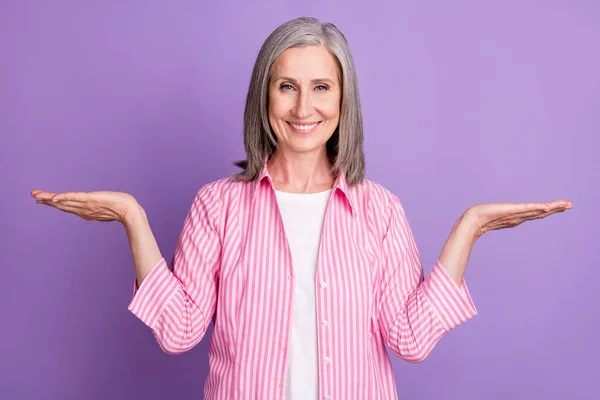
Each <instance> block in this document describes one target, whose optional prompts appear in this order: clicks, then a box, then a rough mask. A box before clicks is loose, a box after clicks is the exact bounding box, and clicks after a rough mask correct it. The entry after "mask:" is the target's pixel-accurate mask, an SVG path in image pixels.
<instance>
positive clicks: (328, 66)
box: [271, 46, 339, 80]
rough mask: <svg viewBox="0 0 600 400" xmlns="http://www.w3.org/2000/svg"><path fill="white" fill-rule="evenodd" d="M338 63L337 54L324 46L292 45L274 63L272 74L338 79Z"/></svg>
mask: <svg viewBox="0 0 600 400" xmlns="http://www.w3.org/2000/svg"><path fill="white" fill-rule="evenodd" d="M338 73H339V70H338V64H337V60H336V58H335V56H334V55H333V54H331V53H330V52H329V50H327V49H326V48H325V47H324V46H304V47H292V48H289V49H287V50H285V51H284V52H283V53H281V55H280V56H279V57H277V59H276V60H275V62H274V63H273V69H272V71H271V76H272V77H273V78H277V76H281V75H285V76H289V77H292V78H295V79H317V78H329V79H331V80H337V77H338Z"/></svg>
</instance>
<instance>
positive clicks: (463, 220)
mask: <svg viewBox="0 0 600 400" xmlns="http://www.w3.org/2000/svg"><path fill="white" fill-rule="evenodd" d="M457 224H458V225H460V230H461V231H464V232H466V234H468V235H469V236H470V237H472V238H473V242H474V241H476V240H477V239H478V238H479V237H481V235H483V234H484V233H485V230H484V229H483V226H482V224H481V221H480V220H479V218H478V216H477V210H475V209H474V208H473V207H471V208H469V209H468V210H467V211H466V212H465V213H464V214H463V215H462V216H461V217H460V219H459V220H458V222H457Z"/></svg>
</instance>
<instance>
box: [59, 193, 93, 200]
mask: <svg viewBox="0 0 600 400" xmlns="http://www.w3.org/2000/svg"><path fill="white" fill-rule="evenodd" d="M87 197H88V194H87V193H82V192H66V193H59V194H57V195H55V196H53V197H52V201H53V202H57V201H64V200H66V201H78V202H85V201H86V200H87Z"/></svg>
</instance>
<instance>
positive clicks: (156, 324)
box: [127, 186, 221, 354]
mask: <svg viewBox="0 0 600 400" xmlns="http://www.w3.org/2000/svg"><path fill="white" fill-rule="evenodd" d="M218 211H219V210H218V198H217V196H216V194H215V193H214V192H213V190H212V188H210V187H208V186H204V187H203V188H202V189H200V190H199V191H198V193H197V195H196V197H195V199H194V202H193V204H192V206H191V208H190V210H189V212H188V214H187V216H186V218H185V222H184V226H183V229H182V231H181V233H180V235H179V238H178V240H177V244H176V247H175V253H174V257H173V260H172V271H171V270H170V269H169V267H168V265H167V263H166V260H165V259H164V258H163V257H162V256H159V255H160V253H159V252H158V246H156V242H155V241H154V237H153V235H152V234H151V231H150V227H149V226H148V221H147V219H146V218H145V217H144V215H143V213H139V214H132V216H131V217H130V219H128V226H127V233H128V236H129V241H130V245H131V250H132V254H133V258H134V264H135V269H136V275H137V279H136V284H134V297H133V300H132V301H131V303H130V305H129V307H128V309H129V310H130V311H131V312H132V313H133V314H135V315H136V316H137V317H138V318H139V319H140V320H142V322H144V323H145V324H146V325H147V326H149V327H150V328H151V329H152V332H153V334H154V336H155V338H156V340H157V342H158V344H159V345H160V347H161V348H162V349H163V351H165V352H166V353H169V354H181V353H183V352H186V351H188V350H190V349H191V348H193V347H194V346H195V345H196V344H198V343H199V342H200V340H202V338H203V337H204V334H205V333H206V329H207V328H208V324H209V323H210V321H211V319H212V317H213V315H214V312H215V309H216V304H217V286H218V277H219V268H220V262H221V260H220V240H219V236H218V233H217V227H216V221H217V219H218V218H217V215H218ZM156 258H158V261H154V260H155V259H156ZM138 282H140V283H139V287H138V286H137V283H138Z"/></svg>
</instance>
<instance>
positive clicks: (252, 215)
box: [129, 164, 477, 400]
mask: <svg viewBox="0 0 600 400" xmlns="http://www.w3.org/2000/svg"><path fill="white" fill-rule="evenodd" d="M293 288H294V274H293V268H292V265H291V255H290V250H289V246H288V243H287V240H286V236H285V233H284V229H283V224H282V221H281V216H280V214H279V209H278V206H277V201H276V197H275V190H274V187H273V183H272V180H271V177H270V176H269V173H268V171H267V168H266V164H265V167H264V168H263V171H262V173H261V175H260V176H259V178H258V179H257V180H255V181H253V182H236V181H234V180H233V178H231V177H229V178H224V179H221V180H218V181H215V182H211V183H209V184H207V185H205V186H203V187H202V188H200V189H199V190H198V192H197V194H196V196H195V198H194V201H193V204H192V206H191V209H190V211H189V213H188V214H187V216H186V219H185V222H184V225H183V229H182V231H181V234H180V236H179V239H178V241H177V245H176V248H175V253H174V257H173V259H172V262H171V268H169V266H168V265H167V263H166V261H165V259H164V258H162V259H161V260H160V261H159V262H158V263H157V264H156V265H155V266H154V268H153V269H152V270H151V272H150V273H149V274H148V275H147V277H146V278H145V279H144V281H143V282H142V284H141V285H140V287H139V288H137V286H136V285H135V283H134V294H133V300H132V301H131V303H130V305H129V310H130V311H131V312H132V313H133V314H134V315H136V316H137V317H138V318H139V319H140V320H141V321H143V322H144V323H145V324H146V325H147V326H148V327H150V328H151V330H152V333H153V335H154V337H155V338H156V340H157V342H158V344H159V346H160V347H161V349H162V350H163V351H165V352H167V353H169V354H180V353H183V352H185V351H187V350H189V349H191V348H192V347H194V346H195V345H196V344H198V342H199V341H200V340H202V338H203V337H204V334H205V333H206V330H207V327H208V325H209V323H210V322H211V321H213V322H214V324H215V327H214V332H213V336H212V341H211V343H210V348H209V363H210V372H209V376H208V378H207V380H206V383H205V386H204V392H205V399H208V400H212V399H221V400H231V399H284V398H285V393H286V387H285V386H286V373H287V371H286V368H287V367H286V366H287V357H288V343H289V340H288V339H289V336H290V324H291V319H290V317H291V310H292V300H293V295H294V291H293ZM315 290H316V299H315V302H316V305H317V309H316V313H317V321H315V323H318V321H325V320H327V321H328V323H327V324H321V323H318V328H317V340H318V357H319V360H320V362H319V371H318V374H319V398H320V399H340V400H353V399H360V400H364V399H386V400H388V399H397V398H398V397H397V393H396V386H395V380H394V374H393V371H392V368H391V364H390V360H389V357H388V353H387V352H386V348H385V345H386V344H387V346H389V348H390V350H391V351H392V352H393V353H394V354H395V355H396V356H398V357H400V358H401V359H403V360H406V361H409V362H419V361H422V360H423V359H425V358H426V357H427V355H428V354H429V353H430V352H431V350H432V349H433V348H434V347H435V345H436V343H437V342H438V341H439V340H440V339H441V338H442V336H443V335H444V334H445V333H446V332H447V331H449V330H450V329H452V328H454V327H456V326H458V325H459V324H461V323H464V322H465V321H467V320H469V319H470V318H472V317H473V316H474V315H476V314H477V310H476V308H475V306H474V304H473V301H472V299H471V296H470V294H469V291H468V289H467V285H466V283H465V282H464V280H463V282H461V284H460V285H457V284H456V283H455V282H454V281H453V280H452V278H451V277H450V275H449V274H448V273H447V272H446V270H445V268H444V267H443V266H442V265H441V264H440V262H439V261H437V262H436V263H435V265H434V267H433V269H432V271H431V273H430V274H428V275H427V277H424V274H423V267H422V264H421V260H420V257H419V253H418V250H417V247H416V244H415V240H414V238H413V235H412V232H411V229H410V227H409V224H408V222H407V219H406V215H405V213H404V210H403V208H402V205H401V202H400V200H399V199H398V197H397V196H395V195H394V194H392V193H391V192H389V191H388V190H387V189H385V188H384V187H382V186H381V185H378V184H376V183H374V182H372V181H369V180H365V181H363V183H361V184H359V185H356V186H353V187H350V186H348V185H347V183H346V181H345V179H344V177H343V174H340V176H339V177H338V178H337V179H336V181H335V184H334V187H333V190H332V193H331V197H330V198H329V200H328V204H327V211H326V214H325V221H324V224H323V231H322V235H321V245H320V250H319V257H318V262H317V272H316V276H315Z"/></svg>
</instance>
